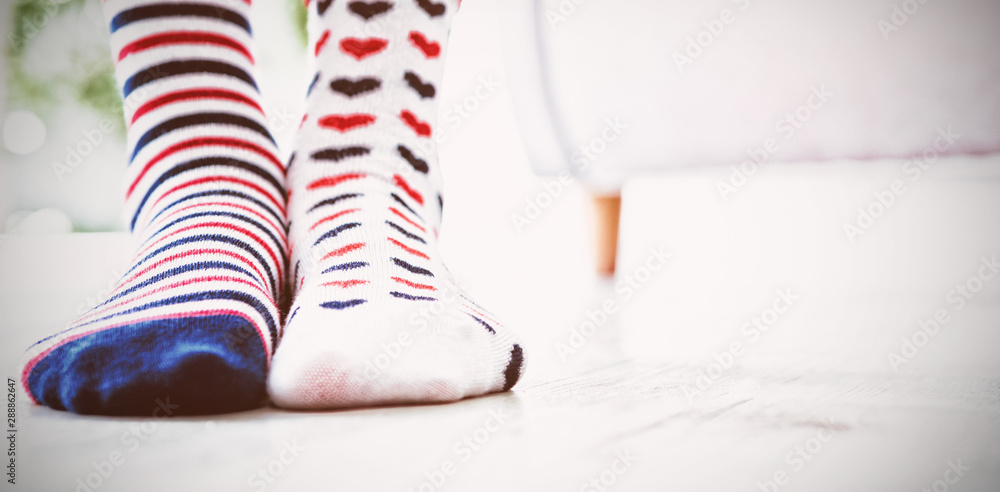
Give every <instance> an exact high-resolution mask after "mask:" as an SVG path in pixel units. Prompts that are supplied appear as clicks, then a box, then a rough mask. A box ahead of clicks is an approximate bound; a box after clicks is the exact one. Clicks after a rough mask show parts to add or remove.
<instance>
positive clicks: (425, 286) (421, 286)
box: [392, 277, 437, 290]
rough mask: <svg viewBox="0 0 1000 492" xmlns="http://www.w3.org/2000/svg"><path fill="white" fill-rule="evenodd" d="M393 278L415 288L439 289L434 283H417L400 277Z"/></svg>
mask: <svg viewBox="0 0 1000 492" xmlns="http://www.w3.org/2000/svg"><path fill="white" fill-rule="evenodd" d="M392 279H393V280H395V281H396V282H399V283H401V284H406V285H409V286H410V287H413V288H414V289H420V290H437V288H435V287H434V286H433V285H424V284H415V283H413V282H410V281H409V280H405V279H401V278H399V277H392Z"/></svg>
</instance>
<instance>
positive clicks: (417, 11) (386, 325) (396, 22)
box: [268, 0, 523, 408]
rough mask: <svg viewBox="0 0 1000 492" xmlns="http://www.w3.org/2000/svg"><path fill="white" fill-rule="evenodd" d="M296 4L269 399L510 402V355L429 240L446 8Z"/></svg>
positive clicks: (303, 402)
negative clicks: (304, 35) (294, 105)
mask: <svg viewBox="0 0 1000 492" xmlns="http://www.w3.org/2000/svg"><path fill="white" fill-rule="evenodd" d="M438 1H440V0H438ZM306 3H307V6H308V8H309V29H310V38H311V42H312V44H311V46H312V47H313V48H312V49H313V50H315V53H316V58H315V60H314V64H315V68H317V73H316V75H315V78H314V82H313V83H312V87H311V88H310V92H309V96H308V102H307V116H306V119H305V121H304V124H303V126H302V128H301V130H300V133H299V136H298V141H297V144H296V148H295V150H296V155H295V156H294V157H293V161H292V162H291V164H290V167H289V188H290V190H291V192H290V200H289V217H290V219H291V220H290V224H289V227H290V233H289V238H290V240H291V244H292V250H293V253H292V264H293V265H294V269H293V272H294V273H293V277H292V278H294V282H295V286H296V287H297V292H296V295H295V300H294V302H293V304H292V307H291V308H290V315H289V320H288V323H287V325H286V328H285V332H284V335H283V338H282V340H281V343H280V345H279V347H278V350H277V352H276V353H275V358H274V363H273V366H272V369H271V375H270V376H269V379H268V391H269V393H270V395H271V398H272V400H273V401H274V402H275V403H276V404H278V405H279V406H284V407H292V408H332V407H348V406H362V405H375V404H388V403H419V402H441V401H454V400H458V399H461V398H465V397H469V396H475V395H481V394H485V393H490V392H496V391H506V390H508V389H510V388H511V387H512V386H514V384H515V383H516V382H517V380H518V378H519V377H520V374H521V369H522V365H523V355H522V351H521V347H520V346H519V345H518V343H517V340H516V338H515V337H514V335H513V334H512V333H511V332H510V331H509V330H507V329H506V328H504V327H503V326H502V325H501V324H500V323H499V322H497V321H496V319H494V317H493V316H492V315H490V314H489V313H487V312H486V311H485V310H483V309H482V308H480V307H479V306H477V305H476V304H475V303H474V302H472V301H471V300H470V299H469V298H468V297H466V296H465V295H464V294H463V293H462V292H461V290H460V289H459V288H458V287H457V286H456V285H455V282H454V280H453V279H452V278H451V276H450V275H449V273H448V271H447V269H446V268H445V267H444V265H443V263H442V261H441V257H440V254H439V252H438V246H437V240H436V237H437V231H438V226H439V221H440V216H441V208H442V206H443V200H442V198H441V194H440V192H439V190H440V183H441V174H440V169H438V166H437V162H436V161H437V155H436V152H435V151H434V147H433V145H432V140H431V139H430V138H429V137H430V136H431V133H432V123H431V122H433V121H434V119H435V117H436V115H437V102H436V100H435V94H436V87H437V86H438V85H439V82H440V79H441V76H442V71H443V66H442V64H443V58H444V53H443V49H444V45H445V42H446V40H447V37H448V30H449V25H450V22H451V17H452V14H453V13H454V11H455V10H456V9H457V3H456V2H455V1H454V0H449V1H448V2H447V3H438V2H437V1H431V0H394V1H391V2H387V1H369V2H364V1H342V2H333V4H332V5H331V2H329V1H313V2H309V1H307V2H306Z"/></svg>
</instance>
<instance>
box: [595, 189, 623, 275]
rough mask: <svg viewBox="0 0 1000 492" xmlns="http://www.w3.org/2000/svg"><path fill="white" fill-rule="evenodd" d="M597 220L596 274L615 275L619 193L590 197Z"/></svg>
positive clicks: (620, 197) (619, 205) (620, 202)
mask: <svg viewBox="0 0 1000 492" xmlns="http://www.w3.org/2000/svg"><path fill="white" fill-rule="evenodd" d="M592 199H593V202H594V212H595V215H596V218H597V224H596V232H597V237H596V239H597V272H598V273H599V274H601V275H605V276H612V275H614V274H615V262H616V260H617V258H618V222H619V218H620V217H621V210H622V195H621V192H616V193H612V194H599V195H598V194H595V195H593V196H592Z"/></svg>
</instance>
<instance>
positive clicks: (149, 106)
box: [132, 89, 264, 124]
mask: <svg viewBox="0 0 1000 492" xmlns="http://www.w3.org/2000/svg"><path fill="white" fill-rule="evenodd" d="M191 99H228V100H230V101H236V102H239V103H243V104H245V105H247V106H250V107H252V108H254V109H256V110H257V111H258V112H260V114H261V115H263V114H264V110H263V109H261V107H260V105H259V104H257V103H256V102H254V100H253V99H250V98H249V97H246V96H244V95H242V94H239V93H236V92H233V91H227V90H223V89H193V90H185V91H177V92H171V93H169V94H164V95H162V96H160V97H158V98H156V99H152V100H150V101H149V102H147V103H146V104H143V105H142V106H140V107H139V109H137V110H136V111H135V113H134V114H133V115H132V124H135V121H136V120H137V119H139V117H140V116H142V115H144V114H146V113H148V112H150V111H152V110H154V109H156V108H159V107H160V106H163V105H166V104H170V103H172V102H179V101H187V100H191Z"/></svg>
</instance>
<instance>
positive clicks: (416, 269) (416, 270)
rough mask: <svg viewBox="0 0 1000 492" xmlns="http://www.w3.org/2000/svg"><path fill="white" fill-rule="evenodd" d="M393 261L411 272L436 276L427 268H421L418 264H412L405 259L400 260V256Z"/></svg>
mask: <svg viewBox="0 0 1000 492" xmlns="http://www.w3.org/2000/svg"><path fill="white" fill-rule="evenodd" d="M392 261H393V263H395V264H396V265H397V266H399V267H401V268H405V269H406V270H409V271H410V272H411V273H416V274H418V275H426V276H428V277H433V276H434V274H433V273H431V271H430V270H425V269H423V268H420V267H418V266H414V265H411V264H409V263H407V262H405V261H403V260H400V259H399V258H393V259H392Z"/></svg>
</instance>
